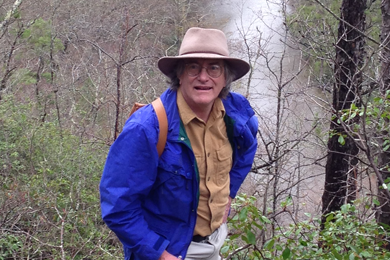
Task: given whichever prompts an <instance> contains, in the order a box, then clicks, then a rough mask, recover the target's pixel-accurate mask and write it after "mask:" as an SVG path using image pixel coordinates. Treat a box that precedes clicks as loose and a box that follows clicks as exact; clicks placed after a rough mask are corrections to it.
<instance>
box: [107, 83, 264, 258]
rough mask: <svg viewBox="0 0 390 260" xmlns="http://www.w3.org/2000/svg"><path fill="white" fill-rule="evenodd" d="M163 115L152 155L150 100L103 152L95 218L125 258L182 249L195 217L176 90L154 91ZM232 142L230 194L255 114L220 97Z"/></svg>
mask: <svg viewBox="0 0 390 260" xmlns="http://www.w3.org/2000/svg"><path fill="white" fill-rule="evenodd" d="M161 100H162V102H163V104H164V107H165V110H166V112H167V117H168V136H167V143H166V146H165V150H164V152H163V154H162V155H161V157H160V158H159V157H158V154H157V149H156V144H157V140H158V133H159V127H158V120H157V116H156V113H155V112H154V109H153V107H152V106H151V105H147V106H145V107H143V108H141V109H139V110H138V111H136V112H135V113H134V114H133V115H132V116H131V117H130V118H129V119H128V121H127V122H126V124H125V126H124V128H123V131H122V133H121V134H120V135H119V137H118V139H117V140H116V141H115V142H114V143H113V145H112V146H111V148H110V151H109V153H108V156H107V160H106V164H105V167H104V171H103V175H102V178H101V182H100V196H101V210H102V217H103V220H104V221H105V223H106V224H107V226H108V227H109V228H110V229H111V230H112V231H113V232H115V234H116V235H117V236H118V238H119V240H120V241H121V242H122V244H123V247H124V254H125V259H134V260H138V259H142V260H154V259H156V260H157V259H158V258H159V257H160V256H161V254H162V253H163V251H164V250H167V251H168V252H169V253H171V254H173V255H175V256H176V257H179V256H181V257H182V258H183V259H184V258H185V256H186V253H187V248H188V246H189V244H190V243H191V240H192V236H193V230H194V227H195V223H196V217H197V213H196V210H197V206H198V197H199V194H198V187H199V184H198V178H199V175H198V170H197V165H196V160H195V156H194V153H193V151H192V149H191V145H190V141H189V140H188V137H187V135H186V133H185V130H184V126H183V124H182V122H181V120H180V116H179V112H178V108H177V105H176V91H173V90H170V89H168V90H167V91H165V92H164V93H163V94H162V95H161ZM222 101H223V104H224V106H225V110H226V116H225V122H226V126H227V132H228V137H229V140H230V142H231V144H232V147H233V165H232V169H231V171H230V197H232V198H234V197H235V196H236V193H237V191H238V189H239V187H240V186H241V184H242V182H243V181H244V179H245V177H246V175H247V174H248V172H249V171H250V169H251V166H252V162H253V159H254V156H255V152H256V149H257V139H256V133H257V129H258V121H257V118H256V116H255V113H254V112H253V110H252V108H251V107H250V105H249V102H248V101H247V99H245V98H244V97H243V96H241V95H239V94H236V93H230V94H229V95H228V97H227V98H226V99H223V100H222Z"/></svg>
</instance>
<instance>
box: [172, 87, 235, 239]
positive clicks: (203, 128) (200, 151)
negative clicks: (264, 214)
mask: <svg viewBox="0 0 390 260" xmlns="http://www.w3.org/2000/svg"><path fill="white" fill-rule="evenodd" d="M177 92H178V93H177V105H178V108H179V113H180V118H181V120H182V122H183V124H184V128H185V130H186V133H187V135H188V138H189V140H190V143H191V147H192V150H193V152H194V154H195V157H196V163H197V165H198V170H199V192H200V197H199V205H198V211H197V213H198V217H197V221H196V226H195V230H194V235H201V236H207V235H210V234H211V233H213V232H214V230H216V229H217V228H219V226H220V225H221V224H222V220H223V216H224V213H225V208H226V205H227V203H228V200H229V192H230V190H229V185H230V178H229V172H230V169H231V167H232V160H233V159H232V155H233V150H232V147H231V144H230V142H229V139H228V136H227V132H226V125H225V121H224V119H223V118H224V115H225V108H224V106H223V103H222V101H221V99H219V98H217V99H216V100H215V102H214V105H213V109H212V111H211V114H210V116H209V119H208V120H207V122H204V121H203V120H202V119H200V118H198V117H197V116H196V115H195V113H194V112H193V111H192V110H191V108H190V107H189V106H188V105H187V103H186V102H185V100H184V98H183V96H182V94H181V91H180V90H178V91H177Z"/></svg>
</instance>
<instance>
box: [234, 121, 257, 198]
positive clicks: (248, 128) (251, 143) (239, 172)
mask: <svg viewBox="0 0 390 260" xmlns="http://www.w3.org/2000/svg"><path fill="white" fill-rule="evenodd" d="M257 130H258V120H257V117H256V115H253V116H251V117H250V119H249V120H248V122H247V124H246V125H245V127H243V129H242V131H241V133H240V134H239V136H238V137H237V140H236V145H237V154H236V156H235V161H234V162H233V167H232V169H231V171H230V197H231V198H235V197H236V195H237V192H238V189H239V188H240V186H241V184H242V183H243V181H244V180H245V178H246V176H247V175H248V173H249V171H250V170H251V167H252V164H253V160H254V157H255V154H256V150H257V138H256V135H257Z"/></svg>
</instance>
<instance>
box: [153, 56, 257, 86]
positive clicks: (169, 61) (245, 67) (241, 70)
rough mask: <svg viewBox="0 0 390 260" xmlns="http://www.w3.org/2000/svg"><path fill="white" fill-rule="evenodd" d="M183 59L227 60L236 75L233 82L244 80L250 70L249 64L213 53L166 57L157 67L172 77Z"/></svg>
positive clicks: (159, 61) (160, 60) (161, 59)
mask: <svg viewBox="0 0 390 260" xmlns="http://www.w3.org/2000/svg"><path fill="white" fill-rule="evenodd" d="M183 59H221V60H225V61H226V62H227V63H228V65H229V67H230V69H231V70H232V71H233V73H234V78H233V81H235V80H238V79H240V78H242V77H243V76H244V75H245V74H247V73H248V71H249V70H250V66H249V64H248V63H247V62H246V61H244V60H241V59H237V58H231V57H226V56H222V55H218V54H213V53H190V54H184V55H180V56H166V57H162V58H160V59H159V60H158V62H157V65H158V68H159V69H160V71H161V72H162V73H164V74H165V75H166V76H168V77H172V76H173V75H172V73H173V70H174V69H175V66H176V64H177V62H178V61H179V60H183Z"/></svg>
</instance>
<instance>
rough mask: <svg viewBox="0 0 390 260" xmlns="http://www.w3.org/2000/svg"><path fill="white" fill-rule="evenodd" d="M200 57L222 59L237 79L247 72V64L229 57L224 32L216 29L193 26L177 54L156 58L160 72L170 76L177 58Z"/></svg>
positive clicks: (248, 67)
mask: <svg viewBox="0 0 390 260" xmlns="http://www.w3.org/2000/svg"><path fill="white" fill-rule="evenodd" d="M190 58H197V59H199V58H201V59H223V60H225V61H226V62H227V63H228V64H229V67H230V69H231V70H232V71H233V73H234V75H235V77H234V80H237V79H239V78H241V77H243V76H244V75H245V74H246V73H248V71H249V69H250V66H249V64H248V63H247V62H246V61H244V60H241V59H237V58H233V57H229V49H228V45H227V40H226V36H225V34H224V33H223V32H222V31H220V30H217V29H204V28H198V27H193V28H190V29H188V31H187V32H186V34H185V35H184V38H183V41H182V43H181V46H180V50H179V55H178V56H166V57H162V58H161V59H159V60H158V63H157V64H158V68H159V69H160V70H161V72H162V73H164V74H165V75H167V76H168V77H171V75H172V73H174V69H175V66H176V63H177V62H178V60H181V59H190Z"/></svg>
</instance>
